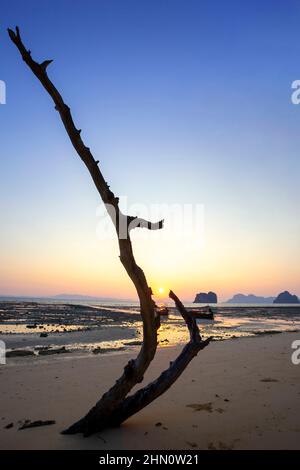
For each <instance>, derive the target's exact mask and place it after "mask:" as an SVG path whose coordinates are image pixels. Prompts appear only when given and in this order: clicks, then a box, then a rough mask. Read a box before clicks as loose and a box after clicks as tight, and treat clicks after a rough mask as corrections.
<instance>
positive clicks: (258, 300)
mask: <svg viewBox="0 0 300 470" xmlns="http://www.w3.org/2000/svg"><path fill="white" fill-rule="evenodd" d="M274 300H275V297H261V296H258V295H254V294H249V295H245V294H236V295H234V296H233V297H232V298H231V299H229V300H227V302H226V303H228V304H272V303H273V302H274Z"/></svg>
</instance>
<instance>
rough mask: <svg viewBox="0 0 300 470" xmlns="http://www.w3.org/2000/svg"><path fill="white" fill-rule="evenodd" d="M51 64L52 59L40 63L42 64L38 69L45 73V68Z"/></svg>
mask: <svg viewBox="0 0 300 470" xmlns="http://www.w3.org/2000/svg"><path fill="white" fill-rule="evenodd" d="M28 53H29V51H28ZM52 62H53V60H52V59H49V60H44V62H42V63H41V64H40V67H41V68H42V69H43V70H44V72H46V70H47V67H48V66H49V65H50V64H51V63H52Z"/></svg>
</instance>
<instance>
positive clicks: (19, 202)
mask: <svg viewBox="0 0 300 470" xmlns="http://www.w3.org/2000/svg"><path fill="white" fill-rule="evenodd" d="M299 21H300V3H299V1H294V0H287V1H284V2H283V1H279V0H259V1H258V0H252V1H233V0H228V1H227V2H224V1H222V0H218V1H214V2H211V1H209V0H203V1H200V0H188V1H186V0H143V1H140V0H85V1H83V0H80V1H79V0H77V1H75V0H73V1H71V0H59V1H58V0H51V1H49V0H43V1H42V2H41V1H38V0H27V1H26V2H24V1H21V0H19V1H16V0H10V1H7V0H2V1H1V25H0V28H1V29H0V58H1V62H0V64H1V67H0V80H3V81H4V82H5V83H6V104H5V105H0V139H1V140H0V142H1V144H0V214H1V222H0V224H1V225H0V228H1V231H0V294H2V295H37V296H41V295H46V296H47V295H54V294H59V293H73V294H84V295H96V296H107V297H118V298H135V295H136V294H135V291H134V288H133V286H132V284H131V281H130V280H129V278H128V277H127V275H126V273H125V272H124V269H123V267H122V265H121V263H120V260H119V258H118V246H117V241H116V237H115V235H114V233H113V231H112V230H111V226H110V224H109V222H108V221H107V220H104V217H103V215H102V214H103V206H102V204H101V200H100V198H99V195H98V193H97V191H96V190H95V188H94V186H93V183H92V181H91V178H90V176H89V174H88V172H87V170H86V169H85V167H84V166H83V164H82V162H81V160H80V159H79V157H78V156H77V155H76V153H75V151H74V150H73V148H72V146H71V144H70V142H69V140H68V137H67V135H66V133H65V131H64V129H63V126H62V124H61V122H60V120H59V117H58V114H57V113H56V112H55V110H54V107H53V103H52V102H51V100H50V98H49V96H48V95H47V94H46V92H45V91H44V90H43V89H42V87H41V85H40V83H39V82H38V80H37V79H36V78H35V77H34V76H33V74H32V72H31V71H30V70H29V69H28V68H27V66H26V65H25V64H24V62H23V61H22V60H21V58H20V56H19V53H18V51H17V50H16V48H15V46H14V45H13V44H12V43H11V41H10V40H9V38H8V35H7V32H6V28H7V27H14V26H15V25H18V26H19V27H20V29H21V34H22V38H23V41H24V43H25V45H26V47H27V48H29V49H30V50H31V51H32V56H33V58H34V59H35V60H38V61H40V62H42V61H43V60H45V59H54V62H53V63H52V64H51V66H50V67H49V68H48V74H49V76H50V78H51V79H52V80H53V82H54V83H55V84H56V86H57V87H58V88H59V90H60V91H61V93H62V94H63V96H64V99H65V101H66V102H67V103H68V104H69V106H70V107H71V110H72V112H73V116H74V120H75V123H76V125H77V127H79V128H81V129H82V137H83V139H84V141H85V143H86V144H87V145H88V146H89V147H90V148H91V151H92V152H93V154H94V156H95V158H96V159H97V160H99V161H100V163H99V165H100V168H101V170H102V172H103V174H104V176H105V178H106V180H107V181H109V184H110V185H111V189H112V190H113V191H114V192H115V194H116V195H118V196H120V198H121V207H123V208H124V209H127V208H129V209H128V211H129V212H130V213H134V210H135V208H136V210H137V211H139V214H140V215H148V214H149V213H150V215H151V214H152V216H151V220H153V221H154V220H155V217H156V215H157V216H159V215H161V214H163V215H165V216H166V229H165V230H163V231H161V232H160V233H158V232H150V231H147V233H145V231H143V230H136V231H135V233H134V235H133V244H134V250H135V255H136V260H137V262H138V264H139V265H140V266H141V267H142V269H143V270H144V272H145V274H146V277H147V279H148V281H149V284H150V285H151V286H152V288H153V290H154V291H155V294H156V295H158V289H159V288H160V287H161V288H163V289H164V293H163V294H161V296H162V297H163V296H164V295H165V294H166V292H167V291H168V289H169V288H172V289H173V290H174V291H175V292H176V293H177V294H178V295H180V296H181V297H182V298H183V299H185V300H193V298H194V296H195V294H196V293H197V292H200V291H208V290H212V291H215V292H216V293H217V294H218V296H219V299H220V300H226V299H227V298H229V297H230V296H232V295H233V294H236V293H238V292H242V293H245V294H248V293H254V294H257V295H266V296H269V295H277V294H278V293H279V292H281V291H283V290H289V291H290V292H292V293H296V294H297V295H300V285H299V284H300V283H299V280H300V263H299V257H300V256H299V255H300V244H299V236H300V218H299V202H300V187H299V175H300V163H299V161H300V160H299V135H300V105H298V106H297V105H294V104H292V102H291V93H292V90H291V84H292V82H293V81H294V80H297V79H300V40H299V38H300V33H299ZM184 204H185V205H186V207H187V208H189V209H187V212H188V211H190V212H189V213H190V214H192V216H191V217H192V220H194V219H195V220H196V222H197V223H195V224H192V225H191V226H190V229H189V230H185V232H186V233H184V234H183V233H182V230H181V229H182V224H183V223H184V224H186V221H187V218H184V217H183V218H181V217H179V216H178V212H176V211H175V216H174V210H173V209H174V207H177V208H178V207H179V210H180V208H181V209H182V208H183V205H184ZM153 207H154V212H152V209H153ZM153 214H154V215H153ZM176 214H177V215H176ZM186 217H187V216H186ZM181 221H182V224H181ZM189 221H190V219H189ZM174 224H175V225H174ZM163 232H164V233H163Z"/></svg>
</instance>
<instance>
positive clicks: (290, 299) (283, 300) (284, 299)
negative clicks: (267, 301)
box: [273, 290, 300, 304]
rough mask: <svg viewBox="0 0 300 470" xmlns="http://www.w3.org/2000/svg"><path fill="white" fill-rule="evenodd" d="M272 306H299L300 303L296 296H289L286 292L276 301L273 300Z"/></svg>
mask: <svg viewBox="0 0 300 470" xmlns="http://www.w3.org/2000/svg"><path fill="white" fill-rule="evenodd" d="M273 303H274V304H299V303H300V301H299V299H298V297H297V296H296V295H292V294H290V293H289V292H288V291H287V290H285V291H284V292H281V293H280V294H279V295H278V296H277V297H276V299H274V302H273Z"/></svg>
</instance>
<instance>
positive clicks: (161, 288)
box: [158, 287, 165, 295]
mask: <svg viewBox="0 0 300 470" xmlns="http://www.w3.org/2000/svg"><path fill="white" fill-rule="evenodd" d="M158 293H159V294H160V295H162V294H164V293H165V289H164V288H163V287H159V288H158Z"/></svg>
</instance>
